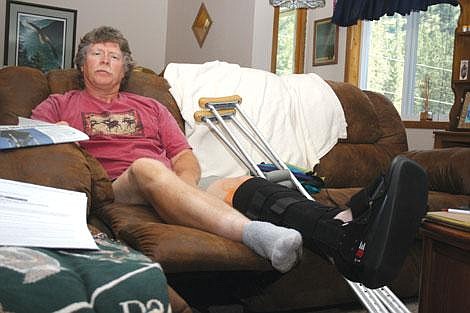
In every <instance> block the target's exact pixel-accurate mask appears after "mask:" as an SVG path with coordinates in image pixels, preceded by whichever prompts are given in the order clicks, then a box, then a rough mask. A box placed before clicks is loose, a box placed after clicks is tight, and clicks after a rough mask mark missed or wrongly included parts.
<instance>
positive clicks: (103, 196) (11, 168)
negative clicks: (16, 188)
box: [0, 143, 114, 209]
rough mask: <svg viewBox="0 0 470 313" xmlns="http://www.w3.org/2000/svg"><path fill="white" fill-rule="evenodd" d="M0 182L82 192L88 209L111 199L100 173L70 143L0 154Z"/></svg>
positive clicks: (104, 174) (110, 188) (85, 155)
mask: <svg viewBox="0 0 470 313" xmlns="http://www.w3.org/2000/svg"><path fill="white" fill-rule="evenodd" d="M0 178H4V179H11V180H16V181H21V182H27V183H33V184H38V185H44V186H49V187H56V188H63V189H68V190H74V191H79V192H84V193H85V194H86V195H87V198H88V205H87V206H88V209H90V208H91V207H101V206H103V205H105V204H108V203H111V202H112V201H113V199H114V195H113V192H112V187H111V181H110V180H109V179H108V178H107V175H106V173H105V171H104V169H103V168H102V167H101V165H100V164H98V162H97V161H96V160H95V159H93V158H92V157H91V156H89V155H88V153H86V152H85V151H83V150H82V149H81V148H79V147H78V146H76V145H75V144H73V143H69V144H59V145H50V146H37V147H30V148H20V149H14V150H4V151H2V152H1V153H0Z"/></svg>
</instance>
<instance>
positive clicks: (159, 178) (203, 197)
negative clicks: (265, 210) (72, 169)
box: [113, 158, 302, 272]
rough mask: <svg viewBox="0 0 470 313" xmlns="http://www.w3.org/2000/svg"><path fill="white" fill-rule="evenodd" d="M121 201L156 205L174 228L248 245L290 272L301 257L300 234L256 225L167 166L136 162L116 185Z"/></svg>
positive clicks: (118, 197)
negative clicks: (178, 226)
mask: <svg viewBox="0 0 470 313" xmlns="http://www.w3.org/2000/svg"><path fill="white" fill-rule="evenodd" d="M113 190H114V195H115V201H116V202H123V203H132V204H150V205H152V207H154V208H155V209H156V210H157V211H158V214H159V215H160V216H161V217H162V218H163V219H164V220H165V221H166V222H167V223H170V224H177V225H183V226H189V227H193V228H198V229H201V230H204V231H208V232H211V233H214V234H217V235H220V236H222V237H225V238H228V239H231V240H234V241H239V242H243V243H244V244H246V245H247V246H248V247H250V248H251V249H253V250H254V251H255V252H257V253H258V254H260V255H261V256H264V257H266V258H268V259H270V261H271V263H272V265H273V266H274V267H275V268H276V269H277V270H279V271H281V272H286V271H288V270H290V269H291V268H292V266H294V265H295V264H296V263H297V261H298V259H299V258H300V254H301V249H302V238H301V236H300V233H298V232H297V231H296V230H293V229H288V228H284V227H278V226H275V225H273V224H270V223H265V222H255V221H250V220H249V219H248V218H247V217H246V216H244V215H243V214H241V213H240V212H238V211H237V210H235V209H233V208H232V207H231V206H229V205H228V204H226V203H225V202H224V201H222V200H220V199H219V198H217V197H215V196H213V195H211V194H209V193H207V192H204V191H202V190H199V189H197V188H194V187H192V186H190V185H188V184H186V183H185V182H183V181H182V180H181V179H180V178H179V177H178V176H176V175H175V174H174V173H173V172H172V171H171V170H169V169H168V168H166V166H164V165H163V164H162V163H160V162H158V161H155V160H152V159H146V158H143V159H139V160H136V161H135V162H134V163H133V164H132V165H131V166H130V167H129V168H128V169H127V170H126V171H125V172H124V173H123V174H122V175H121V176H120V177H119V178H118V179H116V180H115V181H114V182H113Z"/></svg>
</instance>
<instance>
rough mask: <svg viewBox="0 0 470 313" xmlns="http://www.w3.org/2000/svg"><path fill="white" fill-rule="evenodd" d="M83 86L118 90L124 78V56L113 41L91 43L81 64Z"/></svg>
mask: <svg viewBox="0 0 470 313" xmlns="http://www.w3.org/2000/svg"><path fill="white" fill-rule="evenodd" d="M82 72H83V76H84V81H85V86H86V87H87V88H93V89H100V90H109V91H113V90H116V88H117V90H119V85H120V84H121V80H122V79H123V78H124V58H123V55H122V52H121V49H120V48H119V45H118V44H117V43H114V42H104V43H95V44H92V45H91V46H90V47H89V48H88V51H87V54H86V58H85V63H84V64H83V66H82Z"/></svg>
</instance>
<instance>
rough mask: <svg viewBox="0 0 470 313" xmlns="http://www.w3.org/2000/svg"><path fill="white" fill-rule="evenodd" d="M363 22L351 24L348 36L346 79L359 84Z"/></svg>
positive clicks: (355, 84)
mask: <svg viewBox="0 0 470 313" xmlns="http://www.w3.org/2000/svg"><path fill="white" fill-rule="evenodd" d="M361 36H362V22H361V21H358V22H357V24H356V25H353V26H349V27H348V31H347V37H346V61H345V66H344V81H345V82H347V83H350V84H353V85H354V86H359V67H360V60H361Z"/></svg>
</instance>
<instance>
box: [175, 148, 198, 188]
mask: <svg viewBox="0 0 470 313" xmlns="http://www.w3.org/2000/svg"><path fill="white" fill-rule="evenodd" d="M171 165H172V168H173V171H174V172H175V174H176V175H178V176H179V178H181V179H182V180H183V181H185V182H186V183H188V184H190V185H192V186H195V187H196V186H197V184H198V183H199V179H200V178H201V167H200V166H199V161H198V160H197V158H196V156H195V155H194V153H193V152H192V151H191V150H190V149H184V150H183V151H181V152H180V153H178V154H177V155H175V156H174V157H173V158H171Z"/></svg>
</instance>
